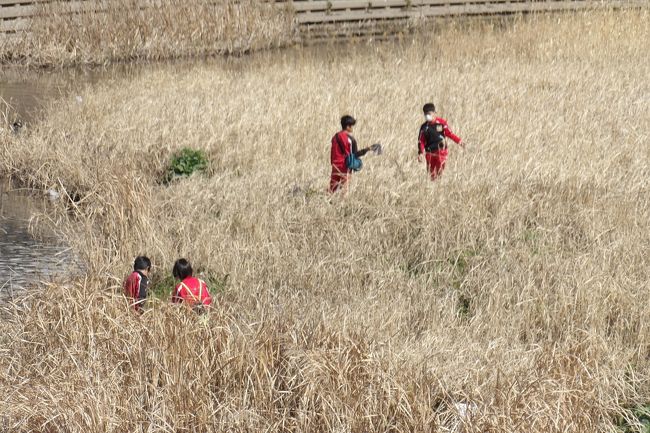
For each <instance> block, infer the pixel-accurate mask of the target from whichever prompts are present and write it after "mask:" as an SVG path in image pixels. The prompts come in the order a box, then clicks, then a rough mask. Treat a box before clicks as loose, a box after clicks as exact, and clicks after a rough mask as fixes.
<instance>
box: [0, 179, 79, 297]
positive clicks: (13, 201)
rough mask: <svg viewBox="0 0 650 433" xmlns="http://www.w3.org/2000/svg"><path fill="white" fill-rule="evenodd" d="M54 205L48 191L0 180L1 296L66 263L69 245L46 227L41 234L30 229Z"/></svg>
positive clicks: (43, 276)
mask: <svg viewBox="0 0 650 433" xmlns="http://www.w3.org/2000/svg"><path fill="white" fill-rule="evenodd" d="M50 205H51V204H50V203H49V200H48V198H47V197H45V196H44V195H38V194H36V193H35V192H34V191H27V190H19V189H15V188H13V187H12V186H11V184H10V183H9V182H7V181H0V299H7V297H10V296H11V295H12V294H13V293H14V291H15V290H16V289H21V288H24V287H26V286H27V285H29V283H30V282H33V281H37V280H42V279H48V278H50V277H51V276H52V275H54V274H56V273H57V272H59V270H61V269H63V268H64V267H65V264H66V263H65V262H66V261H67V260H68V259H69V257H70V254H69V251H68V248H66V247H65V245H63V244H62V243H61V242H60V241H59V240H58V239H57V238H56V237H55V236H54V234H53V233H48V232H47V231H44V230H43V228H42V227H40V229H39V230H38V232H39V234H38V236H33V235H32V232H31V230H30V224H31V223H33V222H34V220H35V217H36V216H38V215H42V214H47V211H48V206H50Z"/></svg>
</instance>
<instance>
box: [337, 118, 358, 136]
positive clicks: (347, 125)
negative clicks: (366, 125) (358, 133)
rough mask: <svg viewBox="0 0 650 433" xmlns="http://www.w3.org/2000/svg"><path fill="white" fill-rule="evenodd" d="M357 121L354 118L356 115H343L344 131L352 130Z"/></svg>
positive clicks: (342, 127) (342, 125) (342, 126)
mask: <svg viewBox="0 0 650 433" xmlns="http://www.w3.org/2000/svg"><path fill="white" fill-rule="evenodd" d="M356 123H357V121H356V120H354V117H352V116H350V115H347V114H346V115H345V116H343V117H341V129H342V130H343V131H348V132H352V127H353V126H354V125H355V124H356Z"/></svg>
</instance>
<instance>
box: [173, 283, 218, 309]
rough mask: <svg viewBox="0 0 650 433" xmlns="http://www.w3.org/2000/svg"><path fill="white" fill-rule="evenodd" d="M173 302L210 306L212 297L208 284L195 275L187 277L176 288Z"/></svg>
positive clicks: (191, 305) (192, 305)
mask: <svg viewBox="0 0 650 433" xmlns="http://www.w3.org/2000/svg"><path fill="white" fill-rule="evenodd" d="M172 302H174V303H182V302H185V303H187V304H188V305H189V306H190V307H194V306H195V305H197V304H203V305H205V306H208V305H210V304H212V297H211V296H210V292H208V285H207V284H205V281H203V280H199V279H198V278H194V277H187V278H185V279H184V280H183V281H181V282H180V283H178V285H177V286H176V288H175V289H174V293H172Z"/></svg>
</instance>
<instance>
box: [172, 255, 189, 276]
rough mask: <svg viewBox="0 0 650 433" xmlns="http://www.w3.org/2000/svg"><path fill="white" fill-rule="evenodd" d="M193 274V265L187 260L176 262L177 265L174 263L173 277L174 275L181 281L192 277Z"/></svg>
mask: <svg viewBox="0 0 650 433" xmlns="http://www.w3.org/2000/svg"><path fill="white" fill-rule="evenodd" d="M193 272H194V271H193V270H192V265H191V264H190V262H188V261H187V260H186V259H178V260H176V263H174V269H172V275H174V278H176V279H177V280H181V281H183V280H184V279H185V278H187V277H191V276H192V273H193Z"/></svg>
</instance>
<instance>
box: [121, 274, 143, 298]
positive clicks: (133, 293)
mask: <svg viewBox="0 0 650 433" xmlns="http://www.w3.org/2000/svg"><path fill="white" fill-rule="evenodd" d="M138 289H139V287H137V282H136V281H135V278H134V277H133V274H130V275H129V276H128V277H127V278H126V280H124V294H125V295H126V296H128V297H129V298H137V296H138Z"/></svg>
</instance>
